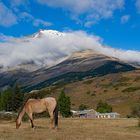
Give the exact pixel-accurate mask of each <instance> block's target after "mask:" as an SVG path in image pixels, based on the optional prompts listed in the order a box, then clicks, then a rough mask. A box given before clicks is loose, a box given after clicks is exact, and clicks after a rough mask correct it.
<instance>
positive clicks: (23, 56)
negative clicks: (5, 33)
mask: <svg viewBox="0 0 140 140" xmlns="http://www.w3.org/2000/svg"><path fill="white" fill-rule="evenodd" d="M87 49H91V50H93V51H95V52H96V53H102V54H105V55H107V56H111V57H116V58H119V59H121V60H124V61H130V62H138V63H140V57H139V56H140V52H137V51H131V50H127V51H124V50H117V49H113V48H111V47H108V46H105V45H103V43H102V39H101V38H100V37H98V36H95V35H89V34H87V33H86V32H83V31H76V32H74V31H73V32H58V31H54V30H42V31H40V32H38V33H36V34H34V35H32V36H27V37H23V38H14V39H10V41H7V42H1V43H0V65H1V66H4V67H7V66H16V65H18V64H21V63H26V62H32V61H33V62H35V63H36V64H37V65H40V66H45V65H47V66H51V65H54V64H56V63H58V62H60V61H62V60H63V59H65V58H66V57H67V56H69V55H71V54H72V53H74V52H77V51H82V50H87Z"/></svg>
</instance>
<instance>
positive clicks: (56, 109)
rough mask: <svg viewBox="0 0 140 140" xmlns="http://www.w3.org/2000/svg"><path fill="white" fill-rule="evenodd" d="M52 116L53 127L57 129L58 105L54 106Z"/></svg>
mask: <svg viewBox="0 0 140 140" xmlns="http://www.w3.org/2000/svg"><path fill="white" fill-rule="evenodd" d="M53 114H54V124H55V127H57V126H58V104H56V107H55V109H54V112H53Z"/></svg>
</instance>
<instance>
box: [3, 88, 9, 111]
mask: <svg viewBox="0 0 140 140" xmlns="http://www.w3.org/2000/svg"><path fill="white" fill-rule="evenodd" d="M11 99H12V88H8V89H6V90H5V91H3V92H2V93H1V110H6V111H11Z"/></svg>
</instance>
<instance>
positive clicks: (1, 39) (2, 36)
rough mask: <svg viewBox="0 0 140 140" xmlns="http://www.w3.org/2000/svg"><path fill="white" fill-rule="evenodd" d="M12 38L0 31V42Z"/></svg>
mask: <svg viewBox="0 0 140 140" xmlns="http://www.w3.org/2000/svg"><path fill="white" fill-rule="evenodd" d="M12 39H14V37H12V36H6V35H4V34H3V33H0V42H6V41H10V40H12Z"/></svg>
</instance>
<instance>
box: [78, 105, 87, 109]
mask: <svg viewBox="0 0 140 140" xmlns="http://www.w3.org/2000/svg"><path fill="white" fill-rule="evenodd" d="M87 108H88V106H86V105H84V104H81V105H80V106H79V110H85V109H87Z"/></svg>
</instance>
